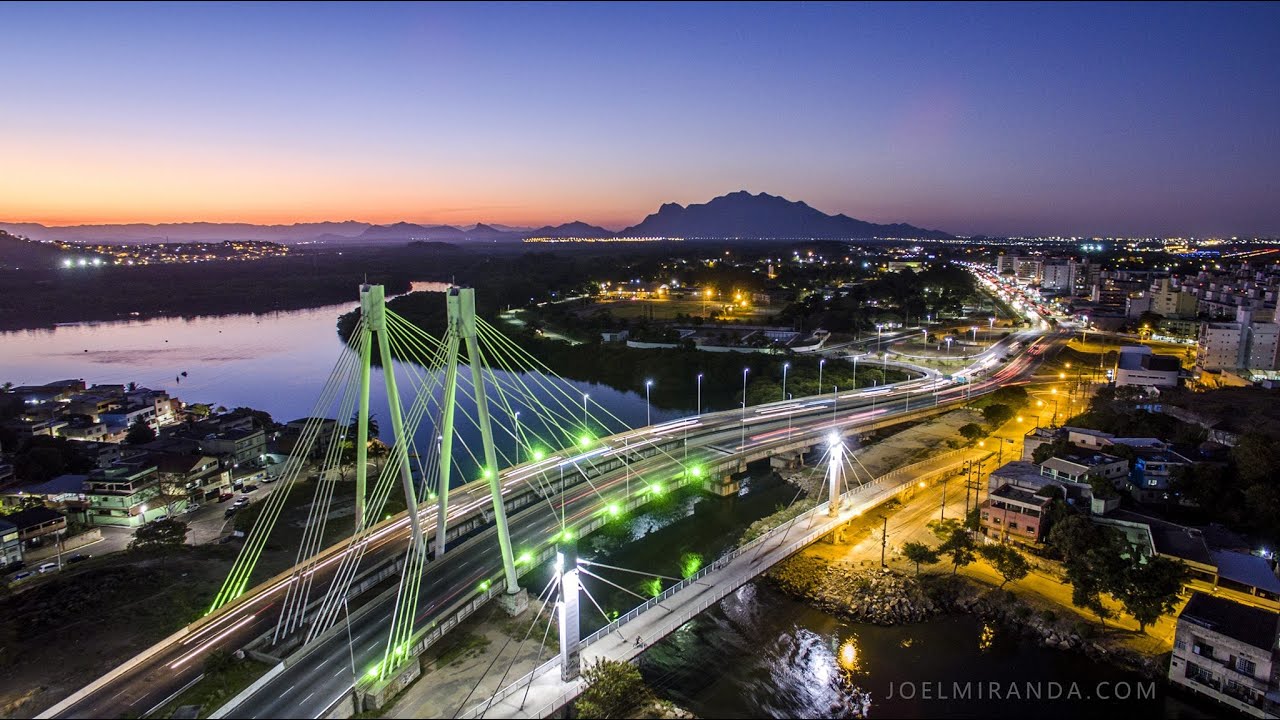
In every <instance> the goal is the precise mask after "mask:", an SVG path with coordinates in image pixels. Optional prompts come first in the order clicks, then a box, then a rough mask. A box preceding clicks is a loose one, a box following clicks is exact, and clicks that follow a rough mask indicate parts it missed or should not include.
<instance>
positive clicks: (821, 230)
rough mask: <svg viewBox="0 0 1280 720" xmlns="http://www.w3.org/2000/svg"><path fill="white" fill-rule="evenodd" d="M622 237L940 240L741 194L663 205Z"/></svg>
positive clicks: (933, 234) (942, 236) (902, 227)
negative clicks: (693, 202) (698, 201)
mask: <svg viewBox="0 0 1280 720" xmlns="http://www.w3.org/2000/svg"><path fill="white" fill-rule="evenodd" d="M619 234H620V235H623V236H627V237H683V238H759V239H768V238H832V239H859V238H919V239H928V240H946V239H950V238H951V237H952V236H951V235H949V234H947V233H945V232H942V231H941V230H926V229H923V228H918V227H915V226H913V225H908V224H906V223H893V224H890V225H880V224H877V223H872V222H867V221H865V220H858V219H857V218H851V217H849V216H848V215H844V214H840V215H828V214H826V213H824V212H822V211H821V210H817V209H815V208H812V207H810V206H809V205H807V204H805V203H803V202H796V201H792V200H788V199H786V198H784V197H778V196H777V195H769V194H767V193H758V194H756V195H752V194H751V193H749V192H747V191H746V190H739V191H738V192H733V193H729V194H728V195H721V196H720V197H717V198H714V199H712V200H711V201H710V202H707V203H703V204H701V205H689V206H687V207H686V206H683V205H679V204H677V203H666V204H664V205H663V206H662V207H660V208H658V212H656V213H653V214H652V215H650V216H648V217H646V218H645V219H644V220H642V221H641V222H640V223H639V224H638V225H633V226H631V227H629V228H627V229H625V230H623V231H622V232H621V233H619Z"/></svg>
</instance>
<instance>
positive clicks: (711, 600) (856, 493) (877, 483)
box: [458, 449, 967, 718]
mask: <svg viewBox="0 0 1280 720" xmlns="http://www.w3.org/2000/svg"><path fill="white" fill-rule="evenodd" d="M966 452H967V449H960V450H952V451H950V452H946V453H943V454H941V455H938V456H935V457H932V458H928V459H926V460H921V461H919V462H915V463H911V464H910V465H904V466H902V467H900V468H895V469H894V470H891V471H889V472H887V473H885V474H883V475H881V476H879V477H877V478H875V479H874V480H871V481H869V482H866V483H863V484H862V485H859V486H858V487H855V488H852V489H850V490H848V491H846V492H845V493H843V494H842V495H841V496H840V501H841V504H842V505H843V504H844V502H845V501H846V500H854V499H856V498H861V497H863V496H864V495H867V494H869V493H870V492H871V491H872V489H873V488H874V489H878V490H880V491H882V492H883V493H884V494H885V496H886V497H885V499H886V500H887V499H888V497H889V496H891V495H893V494H894V493H896V492H897V491H899V490H901V489H902V488H904V487H906V486H907V483H906V482H901V483H898V484H896V485H895V486H893V487H891V488H890V487H885V485H886V484H887V483H888V481H891V480H893V479H895V478H900V477H902V476H903V475H906V474H908V473H912V472H914V471H915V470H918V469H920V468H921V466H923V465H927V464H936V463H938V462H939V461H941V460H944V459H946V458H951V457H955V456H957V455H961V454H964V453H966ZM961 462H962V461H961V460H959V459H957V460H956V462H954V463H951V464H945V463H944V464H942V465H941V466H940V467H937V468H934V469H932V470H931V471H930V472H947V471H949V470H951V469H953V468H955V467H957V466H958V465H960V463H961ZM829 506H830V502H823V503H821V504H819V505H817V506H815V507H813V508H811V509H809V510H807V511H805V512H803V513H801V514H800V515H797V516H796V517H794V518H792V519H791V520H788V521H787V522H784V523H782V524H781V525H779V526H777V527H775V528H773V529H771V530H770V531H768V532H767V533H764V534H762V535H761V536H760V537H757V538H755V539H754V540H751V541H750V542H748V543H746V544H745V545H742V546H740V547H738V548H735V549H733V550H731V551H729V552H727V553H725V554H724V555H722V556H720V557H719V558H717V559H716V560H715V561H713V562H712V563H711V564H709V565H706V566H705V567H703V568H702V569H700V570H698V572H696V573H694V574H693V575H691V576H689V577H688V578H685V579H684V580H681V581H680V582H678V583H676V584H675V585H672V586H671V587H669V588H667V589H666V590H664V591H662V593H660V594H659V595H657V596H655V597H653V598H650V599H649V600H647V601H645V602H644V603H642V604H640V605H638V606H636V607H634V608H632V609H631V610H630V611H628V612H627V613H626V614H625V615H623V616H621V617H619V618H618V619H617V620H614V621H613V622H611V623H609V624H608V625H606V626H604V627H602V628H600V629H599V630H596V631H595V632H593V633H591V634H590V635H588V636H586V637H585V638H582V640H580V641H579V642H580V649H582V650H585V649H586V648H587V647H588V646H590V645H591V644H592V643H595V642H596V641H598V640H599V639H601V638H603V637H605V636H606V635H609V634H610V633H613V632H615V631H617V630H619V629H620V628H621V627H622V626H623V625H626V624H627V623H629V622H631V621H633V620H635V619H636V618H638V617H640V616H641V615H643V614H644V613H646V612H648V611H649V610H651V609H653V608H654V607H655V606H660V605H661V604H662V602H663V601H664V600H668V599H670V598H671V597H673V596H674V595H676V594H677V593H679V592H681V591H682V590H685V589H686V588H688V587H690V586H691V585H693V584H694V583H696V582H697V581H699V580H701V579H702V578H704V577H706V576H707V575H710V574H711V573H714V572H717V571H719V570H721V569H723V568H725V567H727V566H728V565H729V564H731V563H732V562H733V561H734V560H735V559H737V558H739V557H742V556H743V555H746V554H748V553H750V552H751V551H753V550H755V549H756V548H758V547H760V546H761V545H763V544H765V543H768V542H769V541H771V540H773V539H775V538H776V537H777V535H778V533H781V534H782V535H783V537H785V536H786V534H787V533H789V532H790V531H791V530H792V529H793V528H795V527H796V526H797V525H799V524H802V523H805V522H807V523H808V524H809V525H810V529H809V531H808V532H807V533H806V534H805V535H803V536H801V537H800V538H799V539H796V540H793V541H792V542H791V543H789V544H788V545H786V546H783V548H782V549H781V550H779V549H777V548H775V549H774V550H773V552H774V553H777V554H778V555H779V556H780V557H782V558H785V557H790V556H791V555H792V554H794V553H795V552H797V551H799V550H800V549H801V548H804V547H807V546H809V545H811V544H813V542H814V541H816V540H817V539H818V538H820V537H822V536H823V535H826V534H828V533H830V532H831V531H832V530H833V529H834V528H835V526H837V525H840V524H841V523H844V522H848V520H849V518H839V519H832V520H831V521H830V522H826V523H820V524H819V525H818V527H817V528H816V529H814V528H813V527H812V526H813V521H814V519H815V518H817V517H819V516H822V515H825V514H826V513H827V510H828V508H829ZM771 566H772V564H770V565H764V566H760V567H759V568H758V569H757V572H755V573H754V574H752V575H751V577H754V576H755V575H758V574H759V573H760V572H763V571H764V570H766V569H767V568H768V567H771ZM736 587H737V586H735V587H734V588H731V589H729V590H727V591H726V592H723V593H712V594H711V595H709V596H707V597H705V598H703V599H701V600H699V601H697V602H696V603H691V604H689V605H686V606H684V607H682V608H681V609H680V610H679V611H678V614H677V615H676V616H675V617H676V618H677V619H676V620H675V621H674V624H675V627H680V626H682V625H684V624H685V623H687V622H689V621H690V620H692V619H693V618H694V617H696V616H697V615H698V614H699V613H701V612H702V611H704V610H706V609H707V608H708V607H710V606H712V605H714V604H716V603H718V602H720V601H721V600H723V599H724V598H725V596H727V595H728V594H729V593H730V592H733V589H736ZM559 664H560V659H559V658H552V659H551V660H548V661H547V662H545V663H543V664H541V665H539V666H538V667H536V668H534V669H533V670H531V671H530V672H528V673H526V674H525V675H523V676H522V677H520V678H519V679H517V680H515V681H513V682H512V683H510V684H509V685H507V686H506V687H504V688H502V689H501V690H498V691H497V692H495V693H494V694H493V695H492V696H491V697H490V698H488V699H487V700H486V701H485V702H484V703H483V704H480V705H477V706H474V707H472V708H471V709H470V710H468V711H466V712H464V713H462V714H461V715H458V717H459V718H475V717H481V716H483V715H484V713H485V712H487V711H488V709H489V708H490V707H491V706H492V705H493V704H494V703H497V702H500V701H502V700H504V699H505V698H508V697H510V696H511V695H513V694H515V693H516V692H519V691H520V690H522V689H523V688H524V687H525V686H527V685H528V684H530V683H531V682H532V681H533V679H534V678H536V677H538V676H539V675H541V674H543V673H546V672H548V671H550V670H551V669H553V668H554V667H556V666H558V665H559ZM578 692H579V690H578V689H577V688H576V687H575V688H573V689H570V690H566V691H565V692H563V693H561V694H560V696H559V697H557V698H556V699H555V700H552V701H551V702H549V703H546V704H544V706H543V707H542V708H541V709H540V710H539V711H538V714H537V717H547V716H548V715H549V714H550V713H551V712H553V711H555V710H556V709H557V708H559V707H563V706H564V705H565V704H567V703H568V702H569V701H570V700H572V699H573V698H574V697H576V696H577V695H578Z"/></svg>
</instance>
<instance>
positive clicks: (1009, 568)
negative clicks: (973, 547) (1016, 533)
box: [978, 544, 1031, 588]
mask: <svg viewBox="0 0 1280 720" xmlns="http://www.w3.org/2000/svg"><path fill="white" fill-rule="evenodd" d="M978 554H979V555H981V556H982V558H983V559H984V560H986V561H987V562H989V563H991V566H992V567H994V568H995V569H996V572H998V573H1000V577H1002V578H1004V582H1002V583H1000V587H1002V588H1003V587H1004V586H1005V584H1007V583H1009V582H1016V581H1018V580H1021V579H1022V578H1024V577H1026V576H1027V574H1028V573H1030V572H1031V564H1030V563H1028V562H1027V559H1026V558H1025V557H1023V556H1022V553H1020V552H1018V551H1017V550H1016V549H1015V548H1014V547H1013V546H1012V545H1003V544H1002V545H983V546H981V547H979V548H978Z"/></svg>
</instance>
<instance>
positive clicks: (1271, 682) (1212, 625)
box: [1169, 592, 1280, 718]
mask: <svg viewBox="0 0 1280 720" xmlns="http://www.w3.org/2000/svg"><path fill="white" fill-rule="evenodd" d="M1278 635H1280V613H1275V612H1271V611H1269V610H1263V609H1261V608H1256V607H1250V606H1248V605H1243V604H1240V603H1235V602H1231V601H1230V600H1225V599H1223V598H1218V597H1213V596H1212V595H1207V594H1205V593H1199V592H1197V593H1194V594H1192V596H1191V599H1190V600H1189V601H1188V602H1187V604H1186V606H1185V607H1184V608H1183V609H1182V612H1181V613H1180V614H1179V615H1178V624H1177V629H1176V630H1175V632H1174V640H1173V656H1172V658H1171V659H1170V661H1169V680H1170V682H1173V683H1176V684H1178V685H1180V686H1182V687H1185V688H1188V689H1190V690H1191V691H1193V692H1195V693H1197V694H1200V695H1204V696H1207V697H1210V698H1213V699H1214V700H1217V701H1218V702H1220V703H1223V704H1224V705H1228V706H1230V707H1231V708H1234V709H1235V710H1237V711H1239V712H1242V713H1244V714H1246V715H1251V716H1253V717H1258V718H1274V717H1280V704H1277V700H1280V683H1278V682H1277V675H1278V673H1277V670H1280V668H1277V667H1276V662H1275V657H1276V638H1277V636H1278Z"/></svg>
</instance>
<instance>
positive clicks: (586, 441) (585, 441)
mask: <svg viewBox="0 0 1280 720" xmlns="http://www.w3.org/2000/svg"><path fill="white" fill-rule="evenodd" d="M578 447H580V448H582V449H584V450H585V449H587V448H589V447H591V436H590V435H579V436H578Z"/></svg>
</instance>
